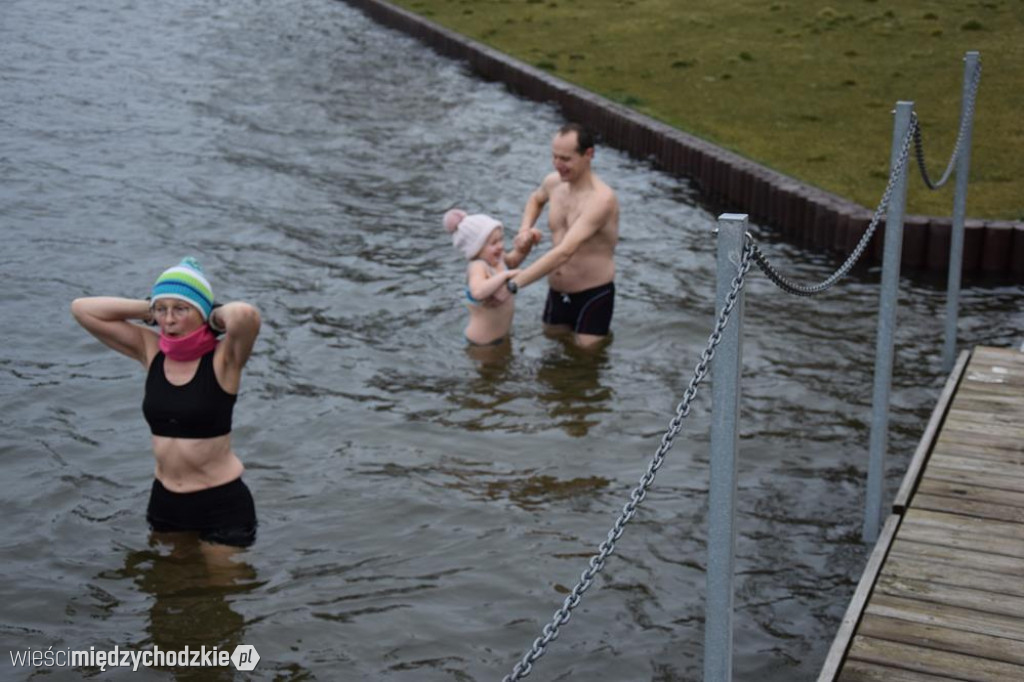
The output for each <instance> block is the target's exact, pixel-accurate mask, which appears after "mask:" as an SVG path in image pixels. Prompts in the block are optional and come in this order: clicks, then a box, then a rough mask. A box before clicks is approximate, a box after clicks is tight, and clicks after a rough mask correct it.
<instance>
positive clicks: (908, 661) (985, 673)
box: [850, 635, 1024, 682]
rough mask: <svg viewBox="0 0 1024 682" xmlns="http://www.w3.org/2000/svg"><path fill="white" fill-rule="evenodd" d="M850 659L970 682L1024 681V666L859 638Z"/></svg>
mask: <svg viewBox="0 0 1024 682" xmlns="http://www.w3.org/2000/svg"><path fill="white" fill-rule="evenodd" d="M850 658H852V659H854V660H858V661H866V662H868V663H875V664H880V665H887V664H888V665H892V664H893V663H898V665H899V667H900V668H904V669H907V670H914V671H917V672H922V673H927V674H929V675H947V676H950V677H953V678H954V679H958V680H970V681H971V682H1021V680H1024V666H1019V665H1014V664H1013V663H1006V662H1004V661H993V660H990V659H987V658H976V657H974V656H965V655H963V654H957V653H953V652H949V651H938V650H936V649H928V648H926V647H919V646H913V645H911V644H904V643H902V642H889V641H886V640H884V639H875V638H873V637H862V636H860V635H858V636H857V637H856V638H854V641H853V646H852V647H850ZM894 667H895V666H894Z"/></svg>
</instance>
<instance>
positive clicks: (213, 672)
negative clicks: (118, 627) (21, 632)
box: [99, 534, 263, 680]
mask: <svg viewBox="0 0 1024 682" xmlns="http://www.w3.org/2000/svg"><path fill="white" fill-rule="evenodd" d="M225 549H227V548H224V547H219V548H214V547H211V546H210V545H206V544H204V543H200V542H199V541H198V540H197V539H196V538H194V537H189V536H184V535H183V536H177V535H171V534H163V535H162V536H161V537H160V538H156V537H154V538H152V539H151V542H150V547H148V548H147V549H143V550H134V551H129V552H127V553H126V554H125V555H124V566H123V567H122V568H120V569H118V570H113V571H106V572H104V573H103V574H101V575H100V576H99V577H100V578H101V579H106V580H130V581H132V582H133V583H134V584H135V586H136V588H137V589H138V590H140V591H141V592H143V593H144V594H146V595H147V596H148V597H150V598H151V599H152V602H151V605H150V607H149V612H148V619H147V622H146V627H145V630H146V632H147V634H148V636H147V637H146V638H145V639H143V640H140V641H136V642H132V643H131V647H132V648H133V649H136V650H141V649H146V648H153V647H159V648H160V649H162V650H164V651H182V650H184V649H185V648H186V647H188V649H189V650H190V651H196V650H199V649H201V648H202V647H206V649H207V650H211V649H213V648H217V649H219V650H222V651H225V650H226V651H229V652H230V651H234V649H235V647H236V646H238V645H239V644H246V643H249V642H248V640H247V637H246V627H245V618H244V617H243V616H242V614H240V613H238V612H237V611H236V610H235V609H233V608H232V601H233V600H236V599H238V598H239V597H243V596H245V595H248V594H250V593H252V592H254V591H255V590H257V589H259V588H260V587H261V586H262V585H263V583H262V582H260V581H259V580H258V579H257V574H256V569H255V568H254V567H253V566H252V565H250V564H249V563H247V562H246V561H245V555H244V552H238V551H233V550H232V551H228V552H225V551H224V550H225ZM173 670H175V677H176V679H179V680H231V679H234V674H233V671H234V668H233V667H231V668H178V667H175V668H173Z"/></svg>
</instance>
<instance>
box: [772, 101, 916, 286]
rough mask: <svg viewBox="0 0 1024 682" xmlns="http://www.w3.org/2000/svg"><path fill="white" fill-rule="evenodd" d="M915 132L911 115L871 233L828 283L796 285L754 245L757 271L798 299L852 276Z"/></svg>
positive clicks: (914, 117) (896, 178) (876, 224)
mask: <svg viewBox="0 0 1024 682" xmlns="http://www.w3.org/2000/svg"><path fill="white" fill-rule="evenodd" d="M915 130H917V114H913V113H912V114H911V116H910V128H909V129H908V130H907V134H906V135H905V136H904V137H903V141H902V142H901V143H900V153H899V156H898V157H897V158H896V165H895V166H893V169H892V172H891V173H889V182H888V183H887V184H886V186H885V192H884V193H883V194H882V200H881V201H879V202H878V208H876V209H875V213H874V215H873V216H871V223H870V224H869V225H868V229H867V230H865V232H864V235H863V236H862V237H861V238H860V241H859V242H857V246H856V248H854V250H853V252H852V253H851V254H850V255H849V257H848V258H847V259H846V261H845V262H844V263H843V264H842V265H840V266H839V269H837V270H836V271H835V272H833V273H832V274H831V275H829V276H828V277H827V278H826V279H825V280H823V281H821V282H819V283H818V284H813V285H811V286H804V285H801V284H796V283H795V282H793V281H792V280H790V279H789V278H787V277H786V276H785V275H783V274H782V273H781V272H779V270H778V268H776V267H775V266H774V265H772V263H771V261H769V260H768V256H766V255H764V253H762V252H761V249H759V248H758V247H757V244H754V245H753V252H754V253H753V257H754V262H756V263H757V267H759V268H761V270H762V271H763V272H764V274H765V275H766V276H767V277H768V279H770V280H771V281H772V282H773V283H774V284H775V286H777V287H779V288H780V289H782V290H783V291H785V292H786V293H788V294H794V295H796V296H815V295H817V294H820V293H822V292H823V291H827V290H828V289H831V288H832V287H833V286H835V284H836V282H838V281H839V280H841V279H842V278H843V277H845V276H846V275H847V274H848V273H849V272H850V270H851V269H852V268H853V266H854V264H855V263H856V262H857V261H858V260H860V257H861V255H863V253H864V249H866V248H867V246H868V243H869V242H870V241H871V237H872V236H873V235H874V234H875V229H876V228H877V227H878V223H879V221H880V220H881V218H882V215H884V214H885V210H886V209H887V208H888V206H889V201H890V200H891V199H892V192H893V189H895V187H896V181H897V180H898V179H899V177H900V175H901V174H902V173H903V172H904V170H905V169H906V166H907V159H908V157H909V156H910V140H911V139H912V138H913V136H914V131H915Z"/></svg>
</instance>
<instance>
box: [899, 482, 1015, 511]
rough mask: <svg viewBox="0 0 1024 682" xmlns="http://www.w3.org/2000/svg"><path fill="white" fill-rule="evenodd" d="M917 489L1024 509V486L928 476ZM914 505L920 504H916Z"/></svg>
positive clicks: (923, 491) (923, 492)
mask: <svg viewBox="0 0 1024 682" xmlns="http://www.w3.org/2000/svg"><path fill="white" fill-rule="evenodd" d="M917 490H918V492H919V493H921V494H924V495H938V496H941V497H952V498H954V499H958V500H969V501H971V502H987V503H990V504H1001V505H1007V506H1011V507H1020V508H1021V509H1022V510H1024V486H1022V487H1021V488H1020V489H1017V490H1009V489H1001V488H990V487H986V486H978V485H972V484H970V483H967V482H965V481H959V480H958V481H948V480H943V479H936V478H932V477H931V476H928V477H926V478H924V479H922V481H921V483H920V484H919V485H918V487H917ZM914 506H915V507H916V506H918V505H917V504H916V501H915V504H914Z"/></svg>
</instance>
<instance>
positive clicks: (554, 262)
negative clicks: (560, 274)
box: [511, 192, 615, 288]
mask: <svg viewBox="0 0 1024 682" xmlns="http://www.w3.org/2000/svg"><path fill="white" fill-rule="evenodd" d="M614 211H615V195H614V194H612V193H611V192H608V193H606V194H604V195H602V196H600V197H598V198H595V200H594V201H592V202H591V204H590V205H589V206H588V207H587V208H586V209H585V210H584V211H583V213H582V214H580V217H579V218H577V219H576V221H575V222H574V223H573V224H572V225H570V226H569V230H568V231H567V232H566V233H565V237H564V238H563V239H562V241H561V242H560V243H559V244H558V246H553V247H551V249H550V250H549V251H548V252H547V253H545V254H544V255H543V256H541V257H540V258H538V259H537V260H535V261H534V262H533V264H532V265H530V267H528V268H524V269H523V270H521V271H520V272H519V274H518V275H516V276H515V277H513V278H512V280H511V281H513V282H515V283H516V285H517V286H518V287H519V288H522V287H525V286H527V285H528V284H532V283H533V282H536V281H537V280H538V279H540V278H541V277H544V276H545V275H547V274H549V273H551V272H553V271H554V270H557V269H558V268H559V267H561V266H562V265H564V264H565V263H566V262H568V260H569V259H570V258H572V257H573V254H575V253H576V251H577V249H579V248H580V246H581V245H582V244H583V243H584V242H585V241H587V240H588V239H590V238H591V237H593V236H594V235H595V234H597V231H598V230H600V229H601V227H602V226H604V225H605V224H606V223H607V222H608V219H609V218H610V217H611V215H612V213H613V212H614Z"/></svg>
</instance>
